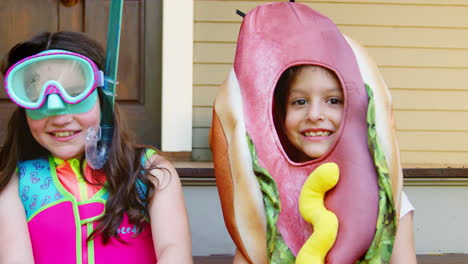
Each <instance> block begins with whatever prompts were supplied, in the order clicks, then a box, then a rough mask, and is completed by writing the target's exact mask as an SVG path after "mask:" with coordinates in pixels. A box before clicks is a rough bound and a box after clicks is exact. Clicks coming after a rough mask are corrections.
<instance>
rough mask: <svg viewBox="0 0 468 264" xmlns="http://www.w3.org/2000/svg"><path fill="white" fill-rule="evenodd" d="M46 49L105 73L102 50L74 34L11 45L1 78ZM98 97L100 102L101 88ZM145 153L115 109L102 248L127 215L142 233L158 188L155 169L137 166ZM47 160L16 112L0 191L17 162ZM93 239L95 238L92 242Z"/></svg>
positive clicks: (2, 154) (3, 155)
mask: <svg viewBox="0 0 468 264" xmlns="http://www.w3.org/2000/svg"><path fill="white" fill-rule="evenodd" d="M49 49H61V50H67V51H71V52H75V53H79V54H81V55H84V56H86V57H88V58H90V59H91V60H93V61H94V63H95V64H96V65H97V67H98V68H99V69H101V70H103V68H104V64H105V57H104V50H103V48H102V47H101V45H100V44H99V43H98V42H96V41H95V40H93V39H91V38H89V37H87V36H86V35H85V34H83V33H78V32H56V33H50V32H45V33H40V34H38V35H36V36H34V37H33V38H32V39H30V40H28V41H25V42H21V43H19V44H17V45H16V46H14V47H13V48H12V49H11V50H10V52H9V53H8V55H7V56H6V57H5V58H4V60H3V61H2V64H1V67H0V69H1V72H2V74H3V75H5V73H6V71H7V70H8V68H10V67H11V66H12V65H13V64H15V63H16V62H18V61H20V60H21V59H24V58H26V57H28V56H32V55H35V54H37V53H39V52H42V51H44V50H49ZM98 92H99V98H100V99H101V98H102V94H101V91H100V89H98ZM101 103H102V101H101ZM147 148H151V147H148V146H142V145H137V144H136V142H135V137H134V135H133V134H132V133H131V132H130V131H129V130H128V128H127V126H126V124H125V122H124V120H123V118H122V115H121V113H120V111H119V108H118V106H117V105H115V113H114V135H113V138H112V146H111V149H110V151H109V156H108V160H107V162H106V164H105V166H104V168H103V169H102V170H103V171H104V173H105V175H106V183H105V184H104V183H102V185H105V187H106V189H107V190H108V192H109V198H108V200H107V204H106V209H105V215H104V216H103V217H102V218H101V219H100V222H99V224H98V226H97V228H96V231H95V232H99V233H101V234H102V238H103V240H104V243H107V242H108V241H109V239H110V237H113V236H115V237H117V228H118V227H119V226H120V224H121V222H122V219H123V216H124V213H126V214H127V215H128V217H129V219H130V222H131V223H133V224H135V225H136V226H137V229H138V231H141V229H142V227H143V224H144V223H145V222H146V221H148V219H149V213H148V211H149V210H148V207H149V203H150V201H151V198H152V197H153V195H154V193H155V190H156V188H157V187H158V184H156V186H155V184H153V183H154V182H156V183H157V182H158V181H157V179H156V178H152V179H150V178H151V177H154V176H153V175H151V174H150V173H149V171H150V170H152V169H160V168H158V167H157V166H156V164H150V166H147V169H145V168H144V164H141V158H142V155H144V154H145V150H146V149H147ZM48 155H50V153H49V151H47V149H45V148H43V147H42V146H41V145H39V143H37V142H36V140H35V139H34V138H33V137H32V135H31V132H30V130H29V126H28V124H27V120H26V113H25V110H24V109H23V108H20V107H18V108H17V109H16V110H15V111H14V113H13V114H12V116H11V118H10V121H9V123H8V130H7V135H6V138H5V141H4V143H3V145H2V147H1V149H0V192H1V191H2V190H3V189H5V187H6V185H7V184H8V183H9V182H10V180H11V178H12V177H13V175H15V170H16V166H17V163H18V162H19V161H23V160H30V159H36V158H39V157H44V156H45V157H47V156H48ZM83 160H84V157H83V158H82V161H83ZM94 172H95V171H93V175H92V177H94V178H95V179H86V180H87V181H88V182H99V181H98V180H97V179H98V177H97V174H96V176H95V175H94ZM137 180H138V181H141V183H143V184H144V185H146V187H147V191H146V194H145V195H144V197H143V196H140V195H139V192H138V186H137V184H136V183H137ZM94 235H95V233H93V236H91V237H94Z"/></svg>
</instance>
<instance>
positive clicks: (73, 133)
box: [26, 100, 101, 160]
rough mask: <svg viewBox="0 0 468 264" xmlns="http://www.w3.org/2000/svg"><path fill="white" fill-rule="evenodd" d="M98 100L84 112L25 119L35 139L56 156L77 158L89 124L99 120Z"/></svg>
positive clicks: (96, 122) (81, 149)
mask: <svg viewBox="0 0 468 264" xmlns="http://www.w3.org/2000/svg"><path fill="white" fill-rule="evenodd" d="M100 114H101V113H100V105H99V100H98V101H96V104H95V105H94V106H93V108H92V109H91V110H90V111H88V112H85V113H79V114H66V115H57V116H48V117H45V118H41V119H32V118H30V117H29V116H28V115H26V116H27V121H28V125H29V128H30V130H31V134H32V136H33V137H34V139H36V141H37V142H38V143H39V144H40V145H42V146H43V147H44V148H46V149H47V150H48V151H50V153H52V155H54V156H55V157H57V158H60V159H63V160H68V159H71V158H79V157H80V156H81V155H82V154H83V152H84V147H85V134H86V132H87V131H88V128H89V127H90V126H95V125H98V124H99V122H100Z"/></svg>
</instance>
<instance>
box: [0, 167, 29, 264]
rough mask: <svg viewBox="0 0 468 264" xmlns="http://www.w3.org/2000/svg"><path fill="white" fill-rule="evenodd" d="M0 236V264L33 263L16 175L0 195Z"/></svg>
mask: <svg viewBox="0 0 468 264" xmlns="http://www.w3.org/2000/svg"><path fill="white" fill-rule="evenodd" d="M0 234H1V235H0V263H9V264H10V263H11V264H20V263H21V264H23V263H27V264H29V263H34V258H33V254H32V248H31V241H30V238H29V231H28V225H27V221H26V215H25V213H24V209H23V205H22V204H21V201H20V199H19V195H18V176H16V175H14V176H13V178H12V179H11V180H10V183H8V185H7V186H6V187H5V189H4V190H3V191H2V192H1V193H0Z"/></svg>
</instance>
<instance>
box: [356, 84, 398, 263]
mask: <svg viewBox="0 0 468 264" xmlns="http://www.w3.org/2000/svg"><path fill="white" fill-rule="evenodd" d="M366 90H367V94H368V96H369V107H368V111H367V125H368V145H369V150H370V152H371V154H372V158H373V159H374V164H375V168H376V169H377V177H378V185H379V216H378V218H377V226H376V232H375V236H374V240H373V241H372V244H371V246H370V247H369V250H368V251H367V252H366V254H365V255H364V257H363V258H362V259H361V260H359V261H358V262H357V264H382V263H384V264H385V263H389V262H390V258H391V256H392V250H393V243H394V240H395V233H396V223H397V219H396V213H395V203H394V201H393V195H392V188H391V182H390V175H389V171H388V165H387V162H386V160H385V155H384V152H383V151H382V148H381V147H380V146H379V143H378V139H377V133H376V130H375V102H374V97H373V96H374V95H373V93H372V89H370V87H369V86H368V85H366Z"/></svg>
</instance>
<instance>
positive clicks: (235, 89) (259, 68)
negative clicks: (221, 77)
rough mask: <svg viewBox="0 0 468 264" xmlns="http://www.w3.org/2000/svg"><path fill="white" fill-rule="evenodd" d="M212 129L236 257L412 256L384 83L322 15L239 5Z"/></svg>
mask: <svg viewBox="0 0 468 264" xmlns="http://www.w3.org/2000/svg"><path fill="white" fill-rule="evenodd" d="M210 140H211V141H210V143H211V147H212V150H213V160H214V166H215V174H216V178H217V185H218V189H219V194H220V198H221V203H222V207H223V214H224V219H225V222H226V226H227V228H228V231H229V233H230V235H231V237H232V239H233V240H234V242H235V244H236V246H237V253H236V256H235V260H234V262H235V263H255V264H261V263H332V264H347V263H390V261H391V263H405V264H407V263H416V259H415V254H414V247H413V245H412V243H413V242H412V227H411V225H412V213H411V211H412V209H411V205H410V204H409V202H408V201H407V199H406V197H404V194H402V193H401V186H402V170H401V166H400V160H399V154H398V145H397V142H396V135H395V129H394V122H393V119H392V110H391V102H390V95H389V91H388V89H387V87H386V86H385V83H384V82H383V80H382V79H381V76H380V74H379V72H378V69H377V67H376V65H375V64H374V63H373V61H372V60H371V59H370V58H369V57H368V56H367V54H366V53H365V51H364V50H363V49H362V47H361V46H360V45H359V44H357V43H356V42H354V41H353V40H351V39H349V38H346V37H345V36H343V34H341V33H340V31H339V30H338V29H337V27H336V25H335V24H334V23H333V22H332V21H331V20H330V19H328V18H327V17H324V16H323V15H321V14H319V13H318V12H316V11H314V10H312V9H310V8H308V7H307V6H305V5H302V4H298V3H287V2H278V3H270V4H265V5H262V6H259V7H257V8H255V9H253V10H252V11H250V12H249V13H248V14H247V15H246V16H245V17H244V21H243V24H242V27H241V30H240V33H239V39H238V45H237V50H236V57H235V61H234V69H233V70H232V71H231V72H230V74H229V76H228V78H227V80H226V81H225V83H224V84H223V85H222V87H221V89H220V90H219V93H218V96H217V98H216V101H215V104H214V113H213V123H212V129H211V136H210ZM402 197H404V199H402ZM400 201H404V202H403V203H401V202H400ZM401 204H403V208H404V209H401ZM408 208H409V209H408ZM400 212H401V213H400ZM400 214H401V216H402V218H400ZM397 227H398V228H397ZM397 230H398V235H396V234H397ZM395 237H396V238H395ZM392 250H393V252H394V254H393V256H392Z"/></svg>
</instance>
